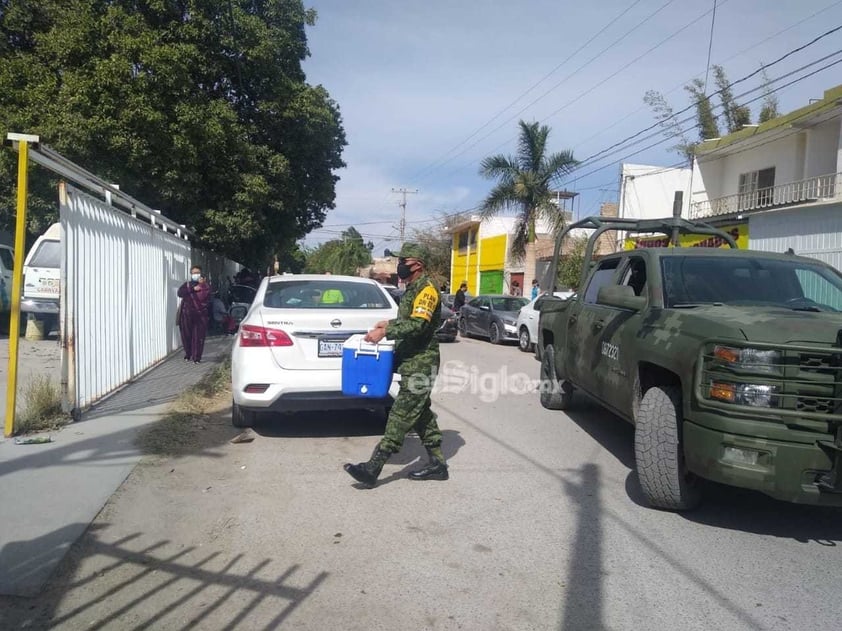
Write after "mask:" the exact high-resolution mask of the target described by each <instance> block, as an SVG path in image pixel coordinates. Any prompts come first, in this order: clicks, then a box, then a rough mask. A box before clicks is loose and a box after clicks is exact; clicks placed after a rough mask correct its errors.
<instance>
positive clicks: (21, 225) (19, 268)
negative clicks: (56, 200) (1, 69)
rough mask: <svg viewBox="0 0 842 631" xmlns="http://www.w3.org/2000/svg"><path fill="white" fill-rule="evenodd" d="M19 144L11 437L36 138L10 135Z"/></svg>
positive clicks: (11, 327)
mask: <svg viewBox="0 0 842 631" xmlns="http://www.w3.org/2000/svg"><path fill="white" fill-rule="evenodd" d="M8 138H9V140H12V141H17V142H18V190H17V217H16V220H15V268H14V271H13V272H12V291H11V298H12V301H11V302H12V305H11V308H12V312H11V315H10V317H9V380H8V383H7V384H6V422H5V424H4V426H3V433H4V434H5V435H6V436H11V435H12V433H13V432H14V429H15V404H16V398H17V386H18V344H19V342H20V296H21V289H22V288H23V258H24V251H23V250H24V247H25V241H24V236H25V232H26V196H27V189H28V184H29V171H28V167H29V143H30V142H36V143H37V142H38V137H37V136H29V135H24V134H9V135H8Z"/></svg>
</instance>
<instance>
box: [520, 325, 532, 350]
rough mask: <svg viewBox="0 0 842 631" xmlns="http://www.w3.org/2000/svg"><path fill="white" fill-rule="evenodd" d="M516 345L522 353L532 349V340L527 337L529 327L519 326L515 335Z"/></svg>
mask: <svg viewBox="0 0 842 631" xmlns="http://www.w3.org/2000/svg"><path fill="white" fill-rule="evenodd" d="M517 345H518V348H520V350H522V351H523V352H524V353H528V352H529V351H531V350H532V340H531V339H529V329H527V328H526V327H525V326H522V327H520V333H519V334H518V336H517Z"/></svg>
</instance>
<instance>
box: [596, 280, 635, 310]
mask: <svg viewBox="0 0 842 631" xmlns="http://www.w3.org/2000/svg"><path fill="white" fill-rule="evenodd" d="M596 302H597V304H600V305H605V306H608V307H619V308H620V309H629V310H631V311H640V310H641V309H643V308H644V307H645V306H646V296H635V294H634V289H632V288H631V287H629V286H628V285H607V286H605V287H600V288H599V292H598V293H597V295H596Z"/></svg>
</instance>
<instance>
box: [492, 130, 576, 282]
mask: <svg viewBox="0 0 842 631" xmlns="http://www.w3.org/2000/svg"><path fill="white" fill-rule="evenodd" d="M519 125H520V138H519V139H518V151H517V156H504V155H496V156H489V157H488V158H486V159H485V160H483V161H482V164H481V166H480V175H482V176H483V177H485V178H487V179H496V180H498V183H497V185H496V186H495V187H494V188H493V189H492V190H491V192H490V193H489V194H488V197H486V198H485V201H483V203H482V205H481V206H480V214H481V216H482V217H483V218H488V217H494V216H496V215H498V214H499V213H500V212H501V211H503V210H510V209H514V210H515V211H516V212H517V222H516V223H515V234H514V239H513V240H512V245H511V252H512V256H513V257H515V258H516V259H521V260H523V259H525V260H524V268H525V269H524V275H523V289H524V291H526V289H527V288H528V287H530V286H531V285H532V279H533V278H534V277H535V224H536V223H537V221H538V220H539V219H546V220H548V221H549V223H550V224H551V225H552V226H553V227H554V228H555V229H557V230H560V229H561V228H563V226H564V217H563V216H562V214H561V212H560V209H559V208H558V206H556V205H555V204H554V203H553V201H552V190H551V184H552V183H553V182H557V181H558V180H559V179H561V178H562V177H563V176H564V175H566V174H567V173H569V172H570V171H571V170H572V169H573V167H575V166H576V165H577V164H578V161H577V160H576V159H575V158H574V157H573V152H572V151H571V150H569V149H567V150H565V151H561V152H559V153H554V154H552V155H549V156H548V155H547V137H548V136H549V135H550V128H549V127H547V126H546V125H539V124H538V123H537V122H534V123H526V122H524V121H520V123H519Z"/></svg>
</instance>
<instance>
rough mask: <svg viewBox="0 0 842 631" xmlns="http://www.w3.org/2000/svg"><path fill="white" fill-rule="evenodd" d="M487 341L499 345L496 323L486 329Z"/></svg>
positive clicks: (498, 328)
mask: <svg viewBox="0 0 842 631" xmlns="http://www.w3.org/2000/svg"><path fill="white" fill-rule="evenodd" d="M488 340H489V341H490V342H491V343H492V344H499V343H500V341H501V340H500V327H499V326H497V323H496V322H492V323H491V326H490V327H489V328H488Z"/></svg>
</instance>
